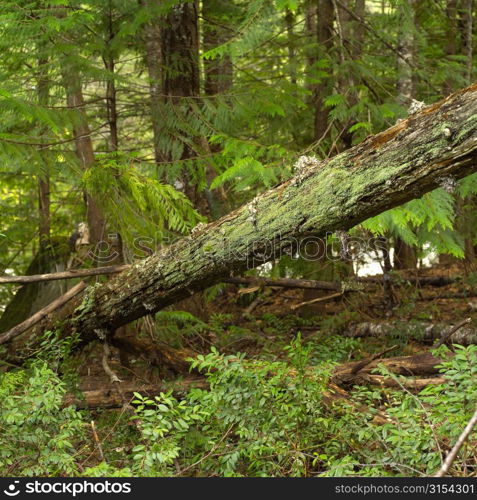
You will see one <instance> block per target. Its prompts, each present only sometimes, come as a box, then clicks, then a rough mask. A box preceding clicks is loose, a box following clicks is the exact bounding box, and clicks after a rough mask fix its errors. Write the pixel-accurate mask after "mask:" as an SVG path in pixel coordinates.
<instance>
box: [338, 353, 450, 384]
mask: <svg viewBox="0 0 477 500" xmlns="http://www.w3.org/2000/svg"><path fill="white" fill-rule="evenodd" d="M441 363H442V359H441V358H438V357H437V356H433V355H432V354H431V353H429V352H425V353H422V354H416V355H414V356H399V357H394V358H384V359H376V360H373V361H372V362H371V363H368V364H366V366H364V367H362V368H360V369H359V371H356V366H360V365H361V364H362V361H353V362H351V363H345V364H342V365H340V366H338V367H337V368H336V369H335V372H334V373H333V376H332V378H331V380H332V381H333V383H335V384H337V385H339V386H343V387H346V386H350V385H361V384H363V385H366V384H367V383H368V382H369V380H370V379H369V375H371V372H372V371H373V370H374V369H375V368H377V366H378V365H382V366H383V367H384V368H385V369H387V370H388V371H389V372H391V373H394V374H396V375H405V376H429V375H435V374H438V373H439V368H438V367H439V365H440V364H441ZM376 380H378V379H376Z"/></svg>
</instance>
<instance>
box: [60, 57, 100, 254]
mask: <svg viewBox="0 0 477 500" xmlns="http://www.w3.org/2000/svg"><path fill="white" fill-rule="evenodd" d="M63 79H64V85H65V89H66V101H67V104H68V106H69V107H70V108H71V109H73V110H74V111H75V112H76V119H75V122H74V124H73V134H74V138H75V146H76V154H77V156H78V159H79V161H80V166H81V168H82V170H87V169H89V168H91V167H92V166H93V165H94V150H93V141H92V139H91V130H90V128H89V125H88V119H87V117H86V112H85V102H84V98H83V90H82V88H81V77H80V75H79V72H78V71H77V70H76V68H74V67H73V66H68V67H67V68H66V69H65V73H64V76H63ZM85 198H86V218H87V221H88V228H89V236H90V242H91V243H93V244H95V243H98V242H100V241H101V240H102V239H103V236H104V230H105V225H106V221H105V219H104V216H103V212H102V210H101V208H100V206H99V204H98V202H97V201H96V200H95V199H94V198H93V197H92V196H91V195H90V194H88V193H86V194H85Z"/></svg>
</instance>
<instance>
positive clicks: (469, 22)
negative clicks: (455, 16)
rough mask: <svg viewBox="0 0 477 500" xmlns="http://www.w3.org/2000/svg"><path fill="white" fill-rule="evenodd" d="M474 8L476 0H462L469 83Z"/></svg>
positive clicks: (468, 79) (463, 45) (464, 49)
mask: <svg viewBox="0 0 477 500" xmlns="http://www.w3.org/2000/svg"><path fill="white" fill-rule="evenodd" d="M473 8H474V0H461V5H460V13H461V19H462V31H463V34H462V52H463V54H464V55H465V57H466V72H465V79H466V82H467V83H469V84H470V83H471V82H472V56H473V53H474V47H473V43H472V41H473V40H472V38H473V24H474V23H473Z"/></svg>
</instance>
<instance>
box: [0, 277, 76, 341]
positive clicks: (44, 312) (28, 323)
mask: <svg viewBox="0 0 477 500" xmlns="http://www.w3.org/2000/svg"><path fill="white" fill-rule="evenodd" d="M85 288H86V283H85V282H84V281H81V282H80V283H78V284H77V285H76V286H74V287H73V288H71V289H70V290H68V291H67V292H66V293H65V294H64V295H62V296H61V297H58V298H57V299H56V300H54V301H53V302H51V304H48V305H47V306H46V307H44V308H43V309H40V310H39V311H38V312H37V313H35V314H34V315H33V316H31V317H30V318H28V319H27V320H25V321H23V322H22V323H20V324H18V325H17V326H15V327H13V328H12V329H10V330H8V331H6V332H5V333H3V334H2V335H0V344H4V343H5V342H8V341H10V340H12V339H13V338H15V337H17V336H18V335H21V334H22V333H23V332H25V331H27V330H28V329H29V328H31V327H32V326H34V325H35V324H37V323H38V322H40V321H41V320H42V319H44V318H45V317H47V316H48V315H49V314H51V313H53V312H54V311H56V309H58V308H60V307H61V306H63V305H64V304H66V303H67V302H69V301H70V300H71V299H72V298H74V297H75V296H76V295H78V294H79V293H81V292H82V291H83V290H84V289H85Z"/></svg>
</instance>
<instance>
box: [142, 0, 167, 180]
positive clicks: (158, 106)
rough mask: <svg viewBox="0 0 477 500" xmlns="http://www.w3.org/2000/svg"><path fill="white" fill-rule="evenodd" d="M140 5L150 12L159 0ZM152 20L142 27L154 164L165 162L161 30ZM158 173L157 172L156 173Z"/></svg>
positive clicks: (156, 21)
mask: <svg viewBox="0 0 477 500" xmlns="http://www.w3.org/2000/svg"><path fill="white" fill-rule="evenodd" d="M139 3H140V5H142V6H143V7H145V8H147V9H149V10H152V9H155V8H157V7H158V6H159V3H160V0H139ZM157 17H158V16H153V17H152V19H151V20H150V21H149V22H148V23H147V24H146V25H145V26H144V45H145V61H146V66H147V72H148V76H149V94H150V103H151V104H150V106H151V121H152V131H153V135H154V159H155V161H156V164H157V165H159V164H160V163H161V162H163V161H165V160H166V157H165V156H164V152H163V151H162V148H161V145H160V138H161V132H162V120H161V116H162V113H163V109H162V107H163V104H164V100H163V97H162V93H161V90H162V88H161V86H162V69H161V65H162V51H161V29H160V26H159V22H158V19H157ZM158 173H159V172H158Z"/></svg>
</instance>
